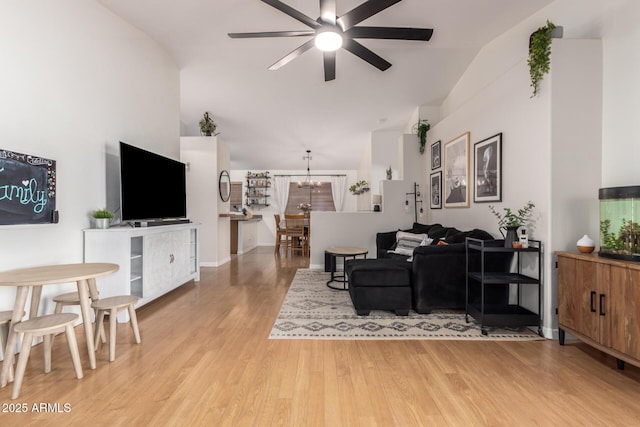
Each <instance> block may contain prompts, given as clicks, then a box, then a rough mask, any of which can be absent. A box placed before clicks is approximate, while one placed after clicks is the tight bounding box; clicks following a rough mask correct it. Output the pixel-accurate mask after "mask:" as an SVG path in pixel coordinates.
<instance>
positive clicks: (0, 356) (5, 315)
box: [0, 310, 24, 381]
mask: <svg viewBox="0 0 640 427" xmlns="http://www.w3.org/2000/svg"><path fill="white" fill-rule="evenodd" d="M12 315H13V312H12V311H11V310H9V311H0V327H3V326H4V325H6V328H7V332H6V334H5V332H4V331H2V330H0V360H4V346H5V345H7V336H8V334H9V326H10V325H9V323H10V322H11V316H12ZM22 315H23V316H24V312H23V313H22ZM9 381H13V369H11V370H9Z"/></svg>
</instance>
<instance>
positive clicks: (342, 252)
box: [325, 246, 369, 291]
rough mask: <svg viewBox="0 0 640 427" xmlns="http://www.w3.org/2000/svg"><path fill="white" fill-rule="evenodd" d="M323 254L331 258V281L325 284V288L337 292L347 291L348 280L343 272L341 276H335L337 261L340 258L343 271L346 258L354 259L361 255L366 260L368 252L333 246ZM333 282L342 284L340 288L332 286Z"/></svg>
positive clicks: (363, 249)
mask: <svg viewBox="0 0 640 427" xmlns="http://www.w3.org/2000/svg"><path fill="white" fill-rule="evenodd" d="M325 253H326V254H328V255H329V256H330V257H331V279H330V280H329V281H328V282H327V286H328V287H330V288H331V289H335V290H338V291H346V290H348V289H349V288H348V284H349V280H348V279H347V275H346V273H345V272H343V273H342V274H341V275H336V264H337V259H338V258H342V264H343V267H342V269H343V270H344V263H345V262H346V261H347V258H352V259H356V257H357V256H359V255H363V256H364V257H365V258H367V253H369V251H368V250H367V249H365V248H356V247H350V246H333V247H330V248H329V249H327V250H326V251H325ZM333 282H338V283H342V287H337V286H334V285H332V284H331V283H333Z"/></svg>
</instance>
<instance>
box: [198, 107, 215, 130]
mask: <svg viewBox="0 0 640 427" xmlns="http://www.w3.org/2000/svg"><path fill="white" fill-rule="evenodd" d="M198 124H199V125H200V132H201V133H202V135H204V136H215V135H217V133H215V132H216V128H217V127H218V125H217V124H216V122H215V121H213V117H211V116H210V115H209V112H208V111H205V113H204V117H202V119H201V120H200V122H199V123H198Z"/></svg>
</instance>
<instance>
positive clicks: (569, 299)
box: [558, 256, 600, 340]
mask: <svg viewBox="0 0 640 427" xmlns="http://www.w3.org/2000/svg"><path fill="white" fill-rule="evenodd" d="M595 270H596V267H595V263H591V262H585V261H579V260H574V259H571V258H566V257H562V256H559V257H558V323H559V324H560V325H561V326H565V327H567V328H570V329H573V330H575V331H577V332H579V333H581V334H584V335H586V336H588V337H591V338H593V339H595V340H598V337H599V335H600V332H599V325H598V316H597V309H598V293H597V290H596V281H597V279H596V277H595V273H596V272H595Z"/></svg>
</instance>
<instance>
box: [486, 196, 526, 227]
mask: <svg viewBox="0 0 640 427" xmlns="http://www.w3.org/2000/svg"><path fill="white" fill-rule="evenodd" d="M535 207H536V205H534V204H533V202H532V201H528V202H527V203H526V204H525V205H524V206H523V207H522V208H520V209H518V210H517V211H515V212H514V211H512V210H511V208H502V210H504V213H500V212H498V211H497V210H496V209H495V207H494V206H493V205H489V210H490V211H491V212H492V213H493V214H494V215H495V216H496V218H498V227H500V228H503V227H505V228H506V227H520V226H522V225H525V224H526V223H527V222H529V220H530V219H531V216H532V215H533V208H535Z"/></svg>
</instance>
